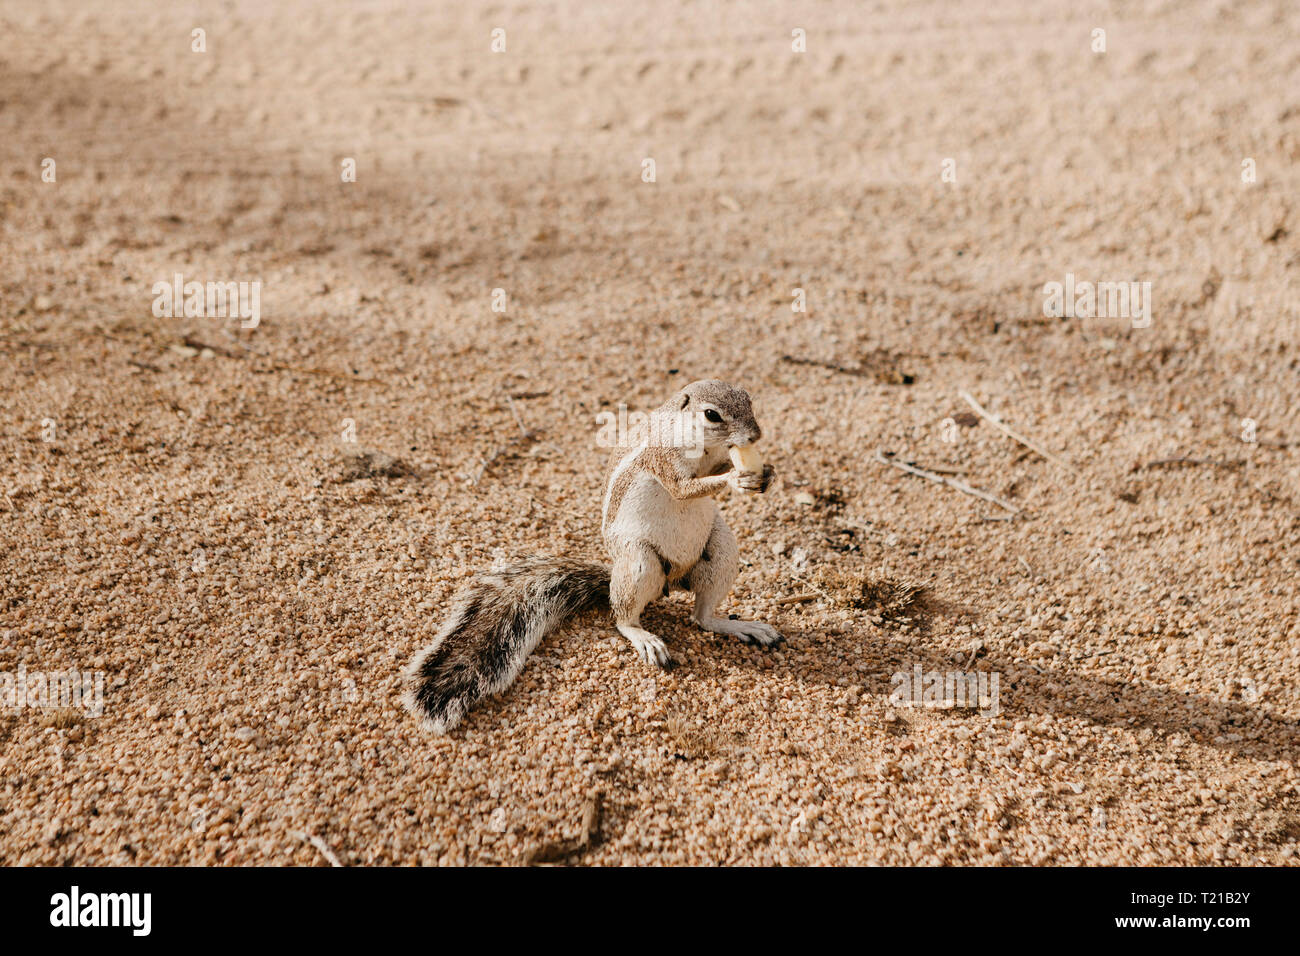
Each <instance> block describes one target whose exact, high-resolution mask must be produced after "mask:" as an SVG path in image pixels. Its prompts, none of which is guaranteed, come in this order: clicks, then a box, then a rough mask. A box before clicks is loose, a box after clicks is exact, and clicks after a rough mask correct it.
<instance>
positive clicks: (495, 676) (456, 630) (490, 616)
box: [403, 558, 609, 734]
mask: <svg viewBox="0 0 1300 956" xmlns="http://www.w3.org/2000/svg"><path fill="white" fill-rule="evenodd" d="M608 604H609V568H607V567H605V566H604V565H600V564H594V563H589V562H586V561H571V560H567V559H564V558H532V559H530V560H527V561H523V562H521V563H519V564H515V565H511V566H510V567H508V568H504V569H502V570H499V571H492V572H490V573H488V574H485V575H483V576H482V577H481V578H479V579H478V580H477V581H475V582H474V583H473V584H471V585H470V586H468V587H467V588H465V589H464V590H463V591H462V592H461V594H460V597H459V599H458V600H457V601H456V604H455V606H454V607H453V608H452V614H451V618H450V619H449V620H448V621H447V623H446V624H444V625H443V627H442V630H440V631H439V632H438V636H437V637H436V638H434V640H433V643H432V644H430V645H429V646H428V647H426V648H424V650H422V651H420V652H419V653H418V654H416V655H415V658H414V659H413V660H412V661H411V663H410V666H409V667H407V669H406V675H405V677H406V689H405V692H404V694H403V700H404V702H405V703H406V706H407V708H408V709H410V711H411V712H412V713H414V714H415V715H416V716H417V717H419V718H420V723H421V724H422V725H423V726H424V728H425V729H426V730H430V731H433V732H434V733H436V734H444V733H446V732H447V731H449V730H451V729H452V728H453V727H455V726H456V725H457V724H458V723H460V720H461V718H462V717H464V716H465V712H466V711H467V710H469V708H470V706H471V705H472V704H474V702H475V701H477V700H479V699H480V698H482V697H486V696H488V695H489V694H495V693H498V692H500V691H503V690H505V689H506V688H507V687H509V686H510V684H511V682H513V681H514V679H515V678H516V677H517V676H519V672H520V671H521V670H522V669H523V666H524V661H526V660H527V659H528V655H529V654H531V653H532V652H533V649H534V648H535V647H537V645H538V644H539V643H541V640H542V638H544V637H545V636H546V635H547V634H550V633H551V632H552V631H554V630H555V629H556V628H558V627H559V626H560V625H561V624H563V623H564V622H565V621H566V620H567V619H568V618H570V617H571V616H573V615H574V614H577V613H578V612H580V611H586V610H591V609H594V608H598V607H605V606H608Z"/></svg>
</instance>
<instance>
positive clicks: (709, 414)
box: [704, 408, 722, 425]
mask: <svg viewBox="0 0 1300 956" xmlns="http://www.w3.org/2000/svg"><path fill="white" fill-rule="evenodd" d="M704 417H705V418H707V419H708V420H709V421H711V422H714V423H716V424H719V425H721V424H722V416H721V415H719V414H718V413H717V412H715V411H714V410H713V409H711V408H706V409H705V410H704Z"/></svg>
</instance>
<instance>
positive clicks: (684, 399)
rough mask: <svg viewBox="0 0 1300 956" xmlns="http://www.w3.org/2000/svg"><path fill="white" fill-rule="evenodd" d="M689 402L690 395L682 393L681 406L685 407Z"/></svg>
mask: <svg viewBox="0 0 1300 956" xmlns="http://www.w3.org/2000/svg"><path fill="white" fill-rule="evenodd" d="M690 403H691V396H689V395H683V396H682V408H685V407H686V406H687V405H689V404H690Z"/></svg>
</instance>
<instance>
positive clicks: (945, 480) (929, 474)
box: [876, 449, 1020, 514]
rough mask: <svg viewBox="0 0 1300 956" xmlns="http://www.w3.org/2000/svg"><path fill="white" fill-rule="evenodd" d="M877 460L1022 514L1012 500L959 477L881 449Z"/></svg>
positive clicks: (877, 451)
mask: <svg viewBox="0 0 1300 956" xmlns="http://www.w3.org/2000/svg"><path fill="white" fill-rule="evenodd" d="M876 461H879V462H884V463H885V464H886V465H892V466H893V467H894V468H898V469H899V470H901V471H905V472H907V473H908V474H909V475H916V477H918V478H926V479H929V480H930V481H933V482H935V483H936V484H940V485H947V486H948V487H950V488H955V489H956V490H957V491H960V492H961V493H962V494H965V495H973V496H974V497H976V498H980V499H983V500H984V501H988V502H991V503H992V504H995V505H998V506H999V507H1002V508H1006V509H1007V511H1010V512H1011V513H1012V514H1020V509H1019V508H1017V507H1016V506H1015V505H1013V504H1012V503H1011V502H1009V501H1006V500H1004V499H1002V498H999V497H998V496H997V495H991V494H989V493H988V492H987V491H980V489H978V488H974V487H972V486H970V485H968V484H966V482H964V481H961V480H959V479H957V478H951V477H947V476H944V475H940V474H937V473H935V472H933V471H926V470H925V469H924V468H916V467H914V466H912V465H909V464H907V463H906V462H901V461H893V460H891V459H889V458H886V457H885V456H884V454H883V453H881V451H880V450H879V449H877V450H876Z"/></svg>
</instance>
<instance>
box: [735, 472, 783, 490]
mask: <svg viewBox="0 0 1300 956" xmlns="http://www.w3.org/2000/svg"><path fill="white" fill-rule="evenodd" d="M775 475H776V470H775V469H774V468H773V467H772V466H771V465H764V466H763V471H762V474H759V473H758V472H756V471H733V472H732V473H731V487H732V488H734V489H736V490H737V491H739V492H742V493H744V494H747V495H761V494H762V493H763V492H765V491H767V489H768V488H770V487H771V486H772V479H773V478H774V477H775Z"/></svg>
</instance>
